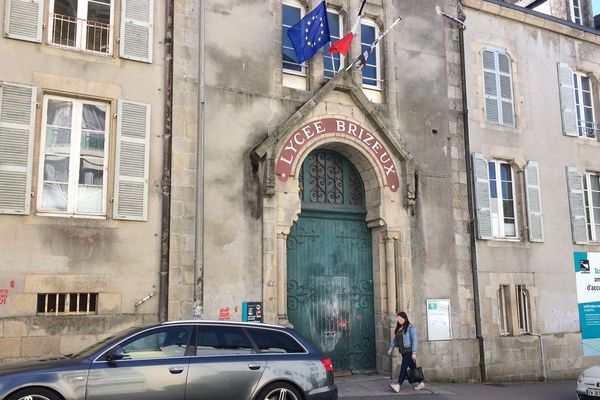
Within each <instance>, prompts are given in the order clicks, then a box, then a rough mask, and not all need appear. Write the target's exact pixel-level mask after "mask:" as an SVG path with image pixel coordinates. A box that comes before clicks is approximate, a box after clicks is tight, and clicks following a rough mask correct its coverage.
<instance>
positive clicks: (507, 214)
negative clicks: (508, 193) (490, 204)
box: [502, 200, 515, 220]
mask: <svg viewBox="0 0 600 400" xmlns="http://www.w3.org/2000/svg"><path fill="white" fill-rule="evenodd" d="M502 211H503V212H504V219H505V220H506V219H508V218H510V219H514V216H515V206H514V202H513V201H512V200H504V201H503V202H502Z"/></svg>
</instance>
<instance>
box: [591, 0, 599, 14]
mask: <svg viewBox="0 0 600 400" xmlns="http://www.w3.org/2000/svg"><path fill="white" fill-rule="evenodd" d="M592 8H593V9H594V15H598V14H600V0H592Z"/></svg>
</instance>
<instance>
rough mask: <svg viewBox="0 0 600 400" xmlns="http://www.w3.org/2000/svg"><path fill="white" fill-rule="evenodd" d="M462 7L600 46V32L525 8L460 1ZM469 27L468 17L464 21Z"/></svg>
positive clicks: (490, 1)
mask: <svg viewBox="0 0 600 400" xmlns="http://www.w3.org/2000/svg"><path fill="white" fill-rule="evenodd" d="M462 4H463V6H465V7H467V8H471V9H474V10H479V11H482V12H486V13H488V14H493V15H498V16H500V17H503V18H506V19H509V20H512V21H516V22H520V23H523V24H527V25H530V26H532V27H537V28H540V29H544V30H547V31H549V32H555V33H558V34H559V35H563V36H568V37H571V38H573V39H577V40H581V41H585V42H589V43H592V44H596V45H600V32H599V31H596V30H594V29H591V28H588V27H585V26H581V25H576V24H574V23H572V22H570V21H566V20H562V19H560V18H556V17H553V16H550V15H545V14H542V13H540V12H537V11H533V10H529V9H527V8H523V7H518V6H515V5H513V4H511V3H505V2H501V1H496V0H462ZM465 23H466V24H467V26H468V25H469V22H468V16H467V21H465Z"/></svg>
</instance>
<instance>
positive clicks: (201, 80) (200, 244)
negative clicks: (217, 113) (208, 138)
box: [193, 0, 206, 319]
mask: <svg viewBox="0 0 600 400" xmlns="http://www.w3.org/2000/svg"><path fill="white" fill-rule="evenodd" d="M205 6H206V4H205V1H204V0H200V9H199V10H198V13H199V15H198V25H199V26H198V34H199V38H198V40H199V45H198V47H199V48H198V53H199V54H198V58H199V60H198V120H197V124H198V140H197V143H196V146H197V147H196V154H197V165H196V224H195V226H196V228H195V232H194V233H195V238H196V242H195V254H196V264H195V269H194V310H193V313H194V315H193V317H194V319H202V317H203V313H204V309H203V307H204V301H203V298H204V120H205V115H204V113H205V109H204V100H205V99H204V96H205V93H204V85H205V75H206V72H205V65H204V63H205V49H204V47H205V46H204V45H205V38H206V33H205V32H206V31H205V26H206V24H205V23H204V21H205V18H206V8H205Z"/></svg>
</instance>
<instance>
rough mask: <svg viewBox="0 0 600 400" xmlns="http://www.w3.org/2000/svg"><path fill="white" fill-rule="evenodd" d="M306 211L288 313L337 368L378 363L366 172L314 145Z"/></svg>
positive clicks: (299, 225)
mask: <svg viewBox="0 0 600 400" xmlns="http://www.w3.org/2000/svg"><path fill="white" fill-rule="evenodd" d="M300 196H301V200H302V212H301V213H300V216H299V218H298V221H297V222H295V223H294V225H293V227H292V229H291V232H290V235H289V236H288V240H287V259H288V317H289V320H290V322H291V323H292V324H293V325H294V327H295V329H297V330H298V331H299V332H300V333H302V334H303V335H305V336H306V337H308V338H309V339H311V340H312V342H313V343H315V344H316V345H317V346H319V347H320V348H321V350H322V351H323V353H325V354H326V355H327V356H328V357H330V358H331V359H332V360H333V362H334V366H335V369H336V371H342V372H352V373H363V372H369V371H374V370H375V329H374V313H373V278H372V257H371V232H370V231H369V229H368V228H367V225H366V223H365V214H366V211H365V204H364V199H365V196H364V188H363V184H362V181H361V179H360V175H359V174H358V173H357V171H356V169H355V168H354V167H353V166H352V164H351V163H350V162H349V161H348V160H347V159H346V158H345V157H343V156H342V155H340V154H338V153H335V152H332V151H326V150H316V151H313V152H312V153H311V154H309V156H308V157H307V158H306V160H305V161H304V164H303V166H302V170H301V173H300Z"/></svg>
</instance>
